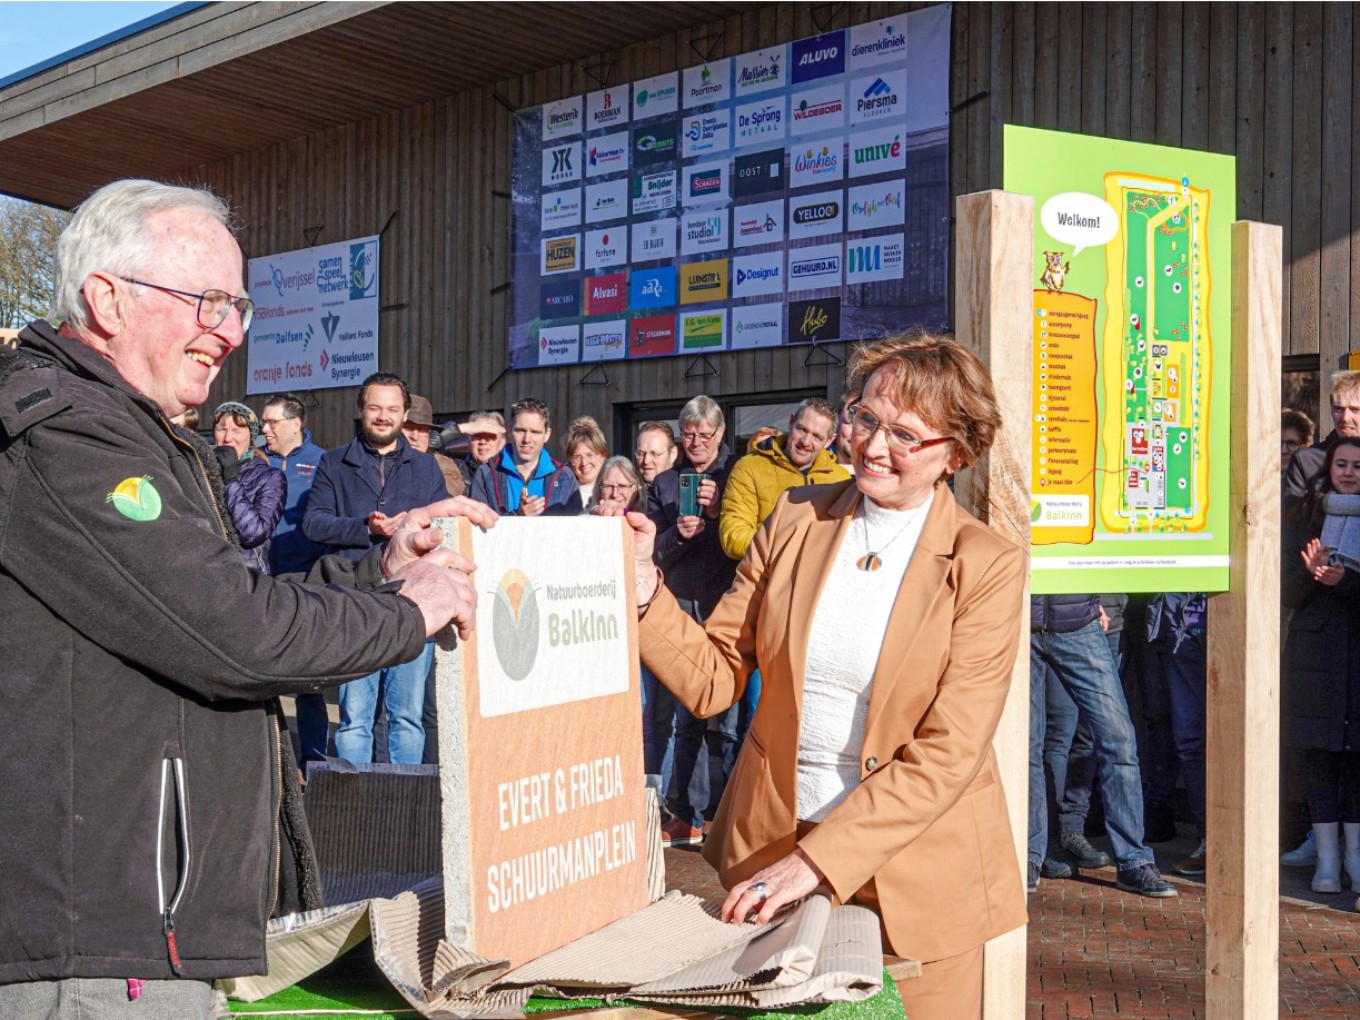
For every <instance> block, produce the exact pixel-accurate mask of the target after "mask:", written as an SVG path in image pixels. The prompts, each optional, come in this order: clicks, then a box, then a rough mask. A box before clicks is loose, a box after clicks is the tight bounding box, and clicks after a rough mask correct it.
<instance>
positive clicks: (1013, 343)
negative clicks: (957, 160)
mask: <svg viewBox="0 0 1360 1020" xmlns="http://www.w3.org/2000/svg"><path fill="white" fill-rule="evenodd" d="M956 223H957V228H956V234H955V250H956V258H955V277H954V279H955V285H954V295H955V297H954V331H955V335H956V336H957V337H958V339H959V340H960V341H962V342H963V343H966V344H967V345H968V346H969V347H971V348H972V349H973V350H974V351H976V352H977V353H978V354H979V355H980V356H981V358H982V360H983V361H985V362H986V363H987V365H988V367H989V368H990V369H991V373H992V381H993V382H994V383H995V385H996V395H997V400H998V401H999V403H1000V405H1001V414H1002V419H1003V423H1002V429H1001V433H1000V434H999V435H998V436H997V438H996V442H995V443H994V444H993V446H992V451H991V453H990V454H989V455H988V456H987V457H986V458H985V459H984V460H983V461H982V462H981V463H980V464H978V465H977V466H976V467H975V468H973V469H972V470H968V471H962V472H960V473H959V476H958V479H957V481H956V484H955V487H954V492H955V495H956V496H957V498H958V500H959V502H960V503H962V504H963V505H964V506H966V507H968V508H969V509H971V510H972V511H973V512H974V513H975V514H977V516H978V517H979V518H981V519H982V520H983V521H985V522H986V523H987V524H989V525H990V526H991V527H992V528H993V529H994V530H996V531H1000V532H1001V533H1003V534H1005V535H1007V536H1009V537H1010V538H1013V539H1014V540H1015V541H1016V542H1018V543H1020V544H1021V545H1022V546H1024V548H1025V551H1026V553H1028V551H1029V510H1030V506H1029V504H1030V430H1031V428H1032V427H1033V422H1032V421H1031V413H1030V396H1031V377H1032V374H1033V366H1034V360H1033V357H1034V355H1033V335H1034V334H1033V325H1032V322H1031V320H1032V318H1033V314H1034V293H1033V285H1032V284H1031V282H1030V273H1031V270H1032V267H1033V262H1034V199H1033V198H1031V197H1030V196H1029V195H1013V194H1008V193H1006V192H1003V191H984V192H980V193H978V194H974V195H962V196H960V197H959V199H958V205H957V216H956ZM1026 591H1027V592H1028V588H1027V589H1026ZM1021 614H1022V619H1021V621H1020V638H1019V642H1018V645H1019V646H1018V648H1017V649H1016V657H1015V672H1014V674H1013V675H1012V678H1011V689H1010V694H1009V695H1008V696H1007V698H1006V708H1005V711H1004V712H1003V713H1002V715H1001V724H1000V726H999V727H998V728H997V731H996V740H995V747H996V753H997V758H998V760H999V762H1000V766H1001V782H1002V786H1003V788H1004V789H1005V791H1006V804H1007V807H1008V809H1009V812H1010V822H1011V832H1012V834H1013V835H1014V837H1015V854H1016V858H1017V860H1018V861H1019V865H1020V867H1019V871H1018V875H1020V876H1023V875H1024V873H1025V863H1026V853H1025V844H1026V841H1027V838H1028V832H1029V822H1028V797H1029V600H1028V599H1025V601H1024V604H1023V606H1022V607H1021ZM1021 880H1022V881H1023V877H1022V879H1021ZM1027 933H1028V929H1027V928H1018V929H1016V930H1015V931H1013V932H1009V933H1008V934H1006V935H1002V936H1000V937H999V938H995V939H992V941H990V942H989V943H987V947H986V953H985V965H984V966H985V969H984V974H983V986H982V993H983V1015H984V1016H985V1017H986V1018H987V1020H1024V1016H1025V959H1026V948H1027V946H1026V943H1027Z"/></svg>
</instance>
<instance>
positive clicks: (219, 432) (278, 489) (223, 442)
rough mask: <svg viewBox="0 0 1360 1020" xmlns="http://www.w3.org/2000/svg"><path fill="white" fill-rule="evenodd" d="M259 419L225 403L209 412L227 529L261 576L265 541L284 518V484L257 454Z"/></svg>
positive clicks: (265, 571) (265, 557)
mask: <svg viewBox="0 0 1360 1020" xmlns="http://www.w3.org/2000/svg"><path fill="white" fill-rule="evenodd" d="M259 440H260V419H259V417H258V416H256V414H255V412H254V411H252V410H251V409H250V408H249V407H247V406H246V405H245V404H242V403H241V402H240V401H236V400H228V401H227V402H226V403H223V404H219V405H218V406H217V410H216V411H214V412H213V443H214V444H215V445H216V447H217V460H218V465H219V466H220V467H221V469H222V481H223V483H224V484H225V486H226V490H225V493H224V495H225V501H226V504H227V513H228V514H229V515H230V517H231V524H232V527H233V528H235V529H236V534H237V536H238V537H239V538H240V539H241V556H242V557H243V558H244V559H245V561H246V566H248V567H253V568H254V569H256V570H258V571H259V572H260V573H262V574H268V573H269V572H270V569H269V536H270V534H271V533H272V532H273V531H274V526H275V525H276V524H278V523H279V520H280V519H281V518H282V517H283V505H284V503H285V502H286V501H287V499H288V479H286V478H285V477H284V476H283V472H282V471H279V470H278V469H277V468H272V467H270V466H269V460H268V458H266V457H265V455H264V454H262V453H261V452H260V451H259V450H258V449H257V448H256V445H255V444H256V443H257V442H259Z"/></svg>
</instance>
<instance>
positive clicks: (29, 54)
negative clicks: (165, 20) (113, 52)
mask: <svg viewBox="0 0 1360 1020" xmlns="http://www.w3.org/2000/svg"><path fill="white" fill-rule="evenodd" d="M174 6H175V4H173V3H144V2H141V0H136V2H128V3H123V2H117V3H115V2H112V0H106V2H103V3H46V2H36V0H26V2H0V78H7V77H9V76H10V75H11V74H14V73H15V72H16V71H22V70H24V69H26V68H29V67H32V66H33V65H34V64H38V63H41V62H42V61H44V60H46V59H47V58H48V57H55V56H56V55H57V54H58V53H65V52H66V51H67V50H70V49H74V48H75V47H77V46H81V45H83V44H85V43H87V42H90V41H92V40H94V39H98V38H99V37H100V36H102V35H107V34H108V33H110V32H116V31H117V30H118V29H120V28H125V27H126V26H128V25H131V24H132V23H133V22H135V21H140V20H141V19H143V18H146V17H150V16H151V15H153V14H159V13H160V12H161V11H163V10H165V9H166V8H167V7H174Z"/></svg>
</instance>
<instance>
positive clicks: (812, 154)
mask: <svg viewBox="0 0 1360 1020" xmlns="http://www.w3.org/2000/svg"><path fill="white" fill-rule="evenodd" d="M844 174H845V157H844V151H843V147H842V144H841V140H840V139H839V138H832V139H830V140H829V141H825V142H812V143H811V144H809V145H795V146H790V147H789V187H791V188H806V187H809V186H810V185H814V184H823V185H825V184H830V183H832V182H834V181H839V180H840V179H841V178H842V177H843V176H844Z"/></svg>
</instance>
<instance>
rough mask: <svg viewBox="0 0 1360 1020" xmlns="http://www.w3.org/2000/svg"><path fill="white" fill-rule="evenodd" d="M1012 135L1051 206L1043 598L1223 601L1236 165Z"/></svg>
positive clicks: (1038, 495)
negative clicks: (1200, 594)
mask: <svg viewBox="0 0 1360 1020" xmlns="http://www.w3.org/2000/svg"><path fill="white" fill-rule="evenodd" d="M1004 138H1005V188H1006V190H1007V191H1013V192H1019V193H1021V194H1028V195H1033V196H1034V249H1035V250H1034V266H1033V272H1034V277H1033V279H1034V309H1033V318H1032V326H1033V331H1034V379H1033V386H1034V393H1033V418H1034V420H1033V423H1032V426H1033V427H1032V436H1033V440H1032V449H1031V456H1032V463H1033V478H1032V491H1033V499H1032V502H1031V504H1030V523H1031V529H1032V531H1031V534H1032V537H1033V555H1032V560H1031V565H1032V568H1033V574H1032V580H1033V590H1034V592H1035V593H1036V594H1057V593H1064V592H1152V591H1223V590H1225V589H1226V588H1227V587H1228V512H1227V511H1228V507H1227V500H1228V391H1229V378H1230V374H1229V371H1228V369H1229V357H1230V353H1231V352H1230V330H1231V325H1232V323H1231V307H1232V297H1231V276H1232V274H1231V255H1232V251H1231V238H1230V236H1229V225H1230V224H1231V222H1232V220H1233V216H1234V214H1235V210H1236V208H1237V198H1236V193H1235V187H1234V184H1235V180H1236V169H1235V165H1234V160H1233V158H1232V157H1231V156H1221V155H1215V154H1212V153H1207V152H1192V151H1190V150H1188V149H1171V148H1166V147H1163V146H1158V145H1141V144H1138V143H1135V142H1121V141H1113V140H1111V139H1107V138H1092V137H1089V136H1086V135H1072V134H1063V133H1061V132H1056V131H1039V130H1035V129H1033V128H1022V127H1014V126H1011V125H1007V126H1006V128H1005V136H1004Z"/></svg>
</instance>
